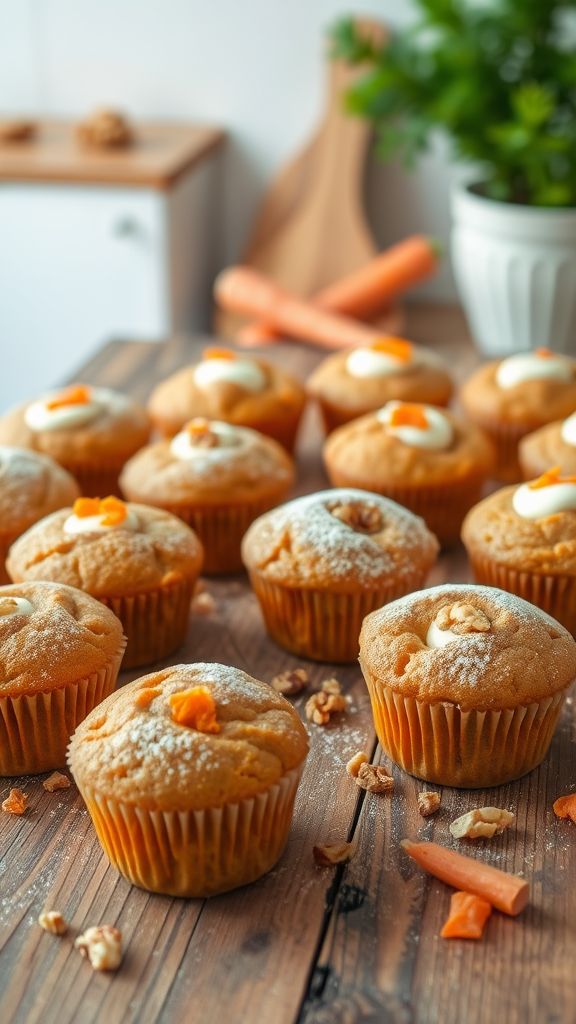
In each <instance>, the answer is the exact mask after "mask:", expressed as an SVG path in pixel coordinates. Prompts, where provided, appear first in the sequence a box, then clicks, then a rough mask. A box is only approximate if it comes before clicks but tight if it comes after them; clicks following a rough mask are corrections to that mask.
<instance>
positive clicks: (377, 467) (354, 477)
mask: <svg viewBox="0 0 576 1024" xmlns="http://www.w3.org/2000/svg"><path fill="white" fill-rule="evenodd" d="M324 461H325V464H326V469H327V471H328V475H329V477H330V480H331V482H332V483H333V484H334V485H335V486H340V487H342V486H348V487H369V488H370V489H371V490H373V491H377V492H378V493H379V494H385V495H386V496H387V497H388V498H392V499H393V500H394V501H397V502H399V503H400V504H401V505H405V506H406V508H409V509H411V510H412V511H413V512H415V513H416V514H417V515H421V516H422V517H423V518H424V519H425V520H426V522H427V524H428V526H429V527H430V529H431V530H432V531H433V532H434V533H435V534H436V536H437V537H438V539H439V540H440V541H441V542H442V543H443V544H453V543H454V542H455V541H456V540H458V538H459V536H460V527H461V525H462V520H463V518H464V516H465V514H466V512H467V511H468V509H469V508H471V506H472V505H474V504H475V502H477V501H478V500H479V498H480V496H481V493H482V487H483V485H484V483H485V481H486V478H487V476H488V475H489V474H490V473H491V471H492V469H493V467H494V462H495V459H494V450H493V447H492V445H491V443H490V441H489V440H488V439H487V437H486V436H485V435H484V434H483V433H482V431H481V430H480V429H479V428H478V427H475V426H473V425H472V424H469V423H464V422H462V420H460V419H459V418H458V417H457V416H454V415H453V414H452V413H450V412H448V411H447V410H446V409H439V408H437V407H436V406H432V405H423V404H418V403H414V402H398V401H393V402H387V403H386V405H384V406H383V407H382V408H381V409H379V410H378V411H377V412H375V413H369V414H368V415H367V416H362V417H361V418H360V419H357V420H354V421H353V422H352V423H347V424H345V426H343V427H339V429H338V430H335V431H334V432H333V433H332V434H331V435H330V437H329V438H328V439H327V441H326V444H325V445H324Z"/></svg>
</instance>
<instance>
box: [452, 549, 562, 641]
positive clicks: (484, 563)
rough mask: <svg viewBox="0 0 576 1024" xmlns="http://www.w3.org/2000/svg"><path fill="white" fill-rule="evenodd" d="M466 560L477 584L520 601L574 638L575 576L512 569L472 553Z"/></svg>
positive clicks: (469, 552)
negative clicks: (554, 622) (557, 624)
mask: <svg viewBox="0 0 576 1024" xmlns="http://www.w3.org/2000/svg"><path fill="white" fill-rule="evenodd" d="M468 556H469V558H470V564H471V566H472V571H473V573H474V579H475V580H476V582H477V583H485V584H486V585H487V586H489V587H499V588H500V590H507V591H508V592H509V593H510V594H516V595H517V596H518V597H523V598H524V600H525V601H530V603H531V604H535V605H536V606H537V607H538V608H541V609H542V611H543V612H547V613H548V615H551V616H552V618H554V619H558V622H560V623H562V625H563V626H565V627H566V629H568V630H569V631H570V632H571V633H572V635H573V636H575V637H576V576H569V575H568V574H564V575H563V574H562V573H559V574H558V575H554V574H552V573H539V572H530V571H528V570H521V569H512V568H511V567H510V566H507V565H500V564H498V562H495V561H493V560H492V559H490V558H486V557H484V556H481V555H476V554H474V553H473V552H472V551H468Z"/></svg>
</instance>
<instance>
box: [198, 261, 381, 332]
mask: <svg viewBox="0 0 576 1024" xmlns="http://www.w3.org/2000/svg"><path fill="white" fill-rule="evenodd" d="M214 294H215V296H216V301H217V302H218V304H219V305H220V306H221V307H222V309H227V310H230V311H231V312H234V313H242V314H244V315H246V316H255V317H260V318H261V319H262V320H264V321H265V322H266V323H270V324H272V325H273V326H274V327H275V328H276V329H278V330H280V331H281V332H283V333H285V334H286V335H288V337H292V338H300V339H301V340H303V341H313V342H315V343H316V344H317V345H322V346H323V347H325V348H349V347H351V346H354V345H371V344H372V343H373V342H374V341H377V340H378V338H381V337H382V331H378V330H377V329H376V328H375V327H369V326H368V325H367V324H361V323H359V321H357V320H352V319H351V318H350V317H344V316H338V315H336V314H335V313H328V312H326V311H325V310H322V309H317V308H316V307H315V306H313V305H312V303H310V302H307V301H306V300H305V299H299V298H297V296H295V295H292V294H291V293H290V292H287V291H285V289H283V288H281V287H280V286H279V285H277V284H275V283H274V282H273V281H270V280H269V279H268V278H267V277H265V276H264V275H263V274H260V273H258V271H256V270H252V269H251V268H250V267H242V266H240V267H230V268H229V269H228V270H223V271H222V273H221V274H219V275H218V277H217V278H216V282H215V285H214Z"/></svg>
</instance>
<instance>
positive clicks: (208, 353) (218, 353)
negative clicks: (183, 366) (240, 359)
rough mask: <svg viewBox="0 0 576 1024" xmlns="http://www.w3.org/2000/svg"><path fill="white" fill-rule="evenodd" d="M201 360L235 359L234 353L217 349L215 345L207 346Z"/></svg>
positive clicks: (227, 349) (224, 349) (225, 349)
mask: <svg viewBox="0 0 576 1024" xmlns="http://www.w3.org/2000/svg"><path fill="white" fill-rule="evenodd" d="M202 359H236V353H235V352H231V351H230V349H229V348H218V346H217V345H209V346H208V348H205V349H204V351H203V352H202Z"/></svg>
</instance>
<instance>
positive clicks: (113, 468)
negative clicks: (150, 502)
mask: <svg viewBox="0 0 576 1024" xmlns="http://www.w3.org/2000/svg"><path fill="white" fill-rule="evenodd" d="M149 435H150V424H149V421H148V416H147V414H146V410H145V409H143V408H142V406H140V405H138V403H137V402H134V401H133V400H132V399H131V398H128V396H126V395H122V394H120V392H118V391H111V390H110V389H109V388H99V387H91V386H89V385H87V384H73V385H71V386H70V387H66V388H63V389H62V390H61V391H52V392H50V393H49V394H47V395H43V396H42V397H41V398H39V399H37V400H36V401H35V402H28V403H26V404H24V405H20V406H18V407H17V408H15V409H12V410H10V411H9V412H7V413H5V415H4V416H1V417H0V444H6V445H13V446H15V447H18V448H31V449H33V450H34V451H37V452H41V453H42V454H43V455H49V456H50V458H52V459H54V461H55V462H58V463H59V464H60V465H61V466H63V468H64V469H67V470H68V472H69V473H71V474H72V476H74V477H75V478H76V480H77V481H78V484H79V487H80V490H81V492H82V494H86V495H88V496H90V497H94V496H98V497H103V496H104V495H106V494H118V493H119V492H118V475H119V473H120V470H121V469H122V466H123V465H124V463H125V462H126V460H127V459H129V458H130V456H131V455H133V454H134V452H136V451H138V449H139V448H141V447H142V445H144V444H146V443H147V441H148V437H149Z"/></svg>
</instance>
